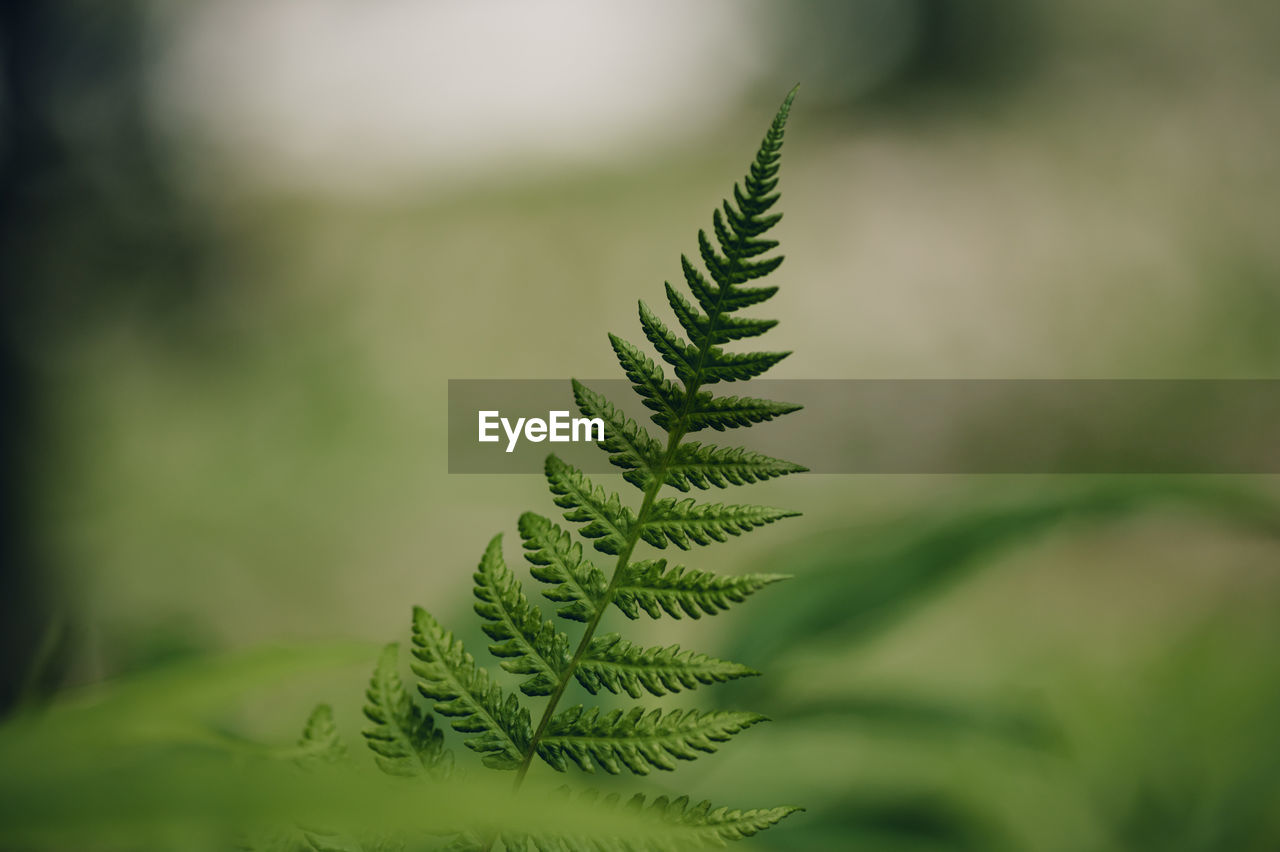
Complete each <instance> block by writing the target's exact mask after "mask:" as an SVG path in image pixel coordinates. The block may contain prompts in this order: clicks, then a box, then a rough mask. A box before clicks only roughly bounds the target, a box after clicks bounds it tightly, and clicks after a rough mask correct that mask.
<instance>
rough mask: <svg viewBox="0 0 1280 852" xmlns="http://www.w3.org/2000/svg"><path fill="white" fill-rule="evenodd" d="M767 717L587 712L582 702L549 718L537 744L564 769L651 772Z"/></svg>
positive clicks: (705, 750)
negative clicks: (571, 764) (574, 767)
mask: <svg viewBox="0 0 1280 852" xmlns="http://www.w3.org/2000/svg"><path fill="white" fill-rule="evenodd" d="M763 721H766V717H764V716H761V715H760V714H758V713H743V712H739V711H734V710H720V711H713V712H708V713H700V712H698V711H697V710H670V711H668V712H666V713H663V712H662V711H661V710H650V711H649V712H648V713H645V710H644V708H643V707H636V708H633V709H632V710H629V711H627V712H625V713H624V712H623V711H622V710H613V711H611V712H609V713H606V714H603V715H602V714H601V712H600V709H599V708H597V707H593V708H591V709H589V710H587V709H584V708H583V707H582V706H581V705H578V706H576V707H570V708H569V709H568V710H564V711H563V712H560V713H557V714H556V715H555V716H553V717H552V718H551V721H550V724H549V725H548V726H547V730H546V734H545V735H544V736H543V738H542V741H541V742H540V743H538V755H539V756H540V757H541V758H542V759H543V760H545V761H546V762H547V763H548V764H550V765H551V766H552V767H553V768H555V769H557V770H559V771H561V772H563V771H564V770H565V769H567V768H568V765H569V763H570V762H572V763H574V764H576V765H577V766H578V768H579V769H582V770H583V771H584V772H594V771H595V768H596V767H597V766H599V767H600V768H601V769H603V770H604V771H605V772H608V773H609V774H610V775H617V774H618V773H620V772H621V771H622V770H623V768H624V767H625V768H626V769H629V770H630V771H632V772H634V773H635V774H637V775H647V774H648V773H649V770H650V769H667V770H671V769H675V768H676V760H694V759H695V758H697V757H698V756H699V755H700V754H701V753H708V754H709V753H711V752H714V751H715V750H716V749H717V748H718V747H719V744H720V743H722V742H724V741H726V740H728V739H729V738H730V737H732V736H733V735H734V734H737V733H739V732H741V731H744V730H746V729H747V728H749V727H751V726H752V725H754V724H757V723H758V722H763Z"/></svg>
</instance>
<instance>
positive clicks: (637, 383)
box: [609, 334, 684, 431]
mask: <svg viewBox="0 0 1280 852" xmlns="http://www.w3.org/2000/svg"><path fill="white" fill-rule="evenodd" d="M609 343H610V344H611V345H612V346H613V352H614V354H615V355H617V356H618V363H619V364H620V365H622V371H623V372H624V373H626V374H627V378H628V379H629V380H630V381H631V386H632V387H633V388H635V389H636V393H637V394H639V395H640V399H641V400H642V401H643V402H644V405H645V408H648V409H650V410H652V411H653V412H655V413H654V414H653V415H652V417H651V418H650V419H652V420H653V422H654V423H657V424H658V425H659V426H661V427H662V428H663V429H666V430H668V431H670V429H671V427H672V426H674V425H675V424H677V423H678V422H679V421H680V417H681V412H682V411H683V410H684V392H683V391H681V389H680V388H678V387H677V386H676V385H675V384H674V383H673V382H672V381H671V380H670V379H668V378H667V377H666V376H665V375H663V373H662V368H661V367H659V366H658V365H657V364H655V363H654V362H653V361H651V360H650V359H649V358H648V357H646V356H645V354H644V353H643V352H641V351H640V349H639V348H638V347H637V346H636V345H635V344H633V343H630V342H628V341H626V340H623V339H622V338H621V337H619V336H618V335H616V334H610V335H609Z"/></svg>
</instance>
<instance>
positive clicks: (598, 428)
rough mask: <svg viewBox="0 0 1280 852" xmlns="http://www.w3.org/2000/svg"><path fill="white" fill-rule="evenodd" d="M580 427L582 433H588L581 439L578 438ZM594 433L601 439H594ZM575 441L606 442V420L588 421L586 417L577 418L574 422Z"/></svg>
mask: <svg viewBox="0 0 1280 852" xmlns="http://www.w3.org/2000/svg"><path fill="white" fill-rule="evenodd" d="M579 426H581V427H582V431H584V432H586V435H584V436H583V437H581V438H579V437H578V427H579ZM593 432H594V433H595V434H596V435H598V436H599V437H592V433H593ZM573 440H574V441H603V440H604V420H602V419H600V418H599V417H592V418H591V419H587V418H586V417H575V418H574V420H573Z"/></svg>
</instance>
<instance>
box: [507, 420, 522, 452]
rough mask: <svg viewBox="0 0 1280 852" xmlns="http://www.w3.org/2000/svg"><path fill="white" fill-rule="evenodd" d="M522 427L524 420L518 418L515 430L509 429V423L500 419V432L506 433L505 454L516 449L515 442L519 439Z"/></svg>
mask: <svg viewBox="0 0 1280 852" xmlns="http://www.w3.org/2000/svg"><path fill="white" fill-rule="evenodd" d="M523 425H524V418H523V417H520V418H518V419H517V420H516V428H514V429H512V428H511V421H510V420H508V419H507V418H505V417H504V418H502V430H503V431H504V432H506V433H507V452H509V453H510V452H513V451H514V450H515V448H516V441H517V440H519V439H520V427H521V426H523Z"/></svg>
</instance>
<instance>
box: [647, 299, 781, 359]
mask: <svg viewBox="0 0 1280 852" xmlns="http://www.w3.org/2000/svg"><path fill="white" fill-rule="evenodd" d="M663 286H665V287H666V289H667V304H669V305H670V306H671V312H672V313H673V314H675V315H676V319H677V320H678V321H679V323H680V325H681V326H682V327H683V328H684V330H685V333H686V334H688V335H689V339H690V340H692V341H693V342H694V345H696V346H698V347H699V348H701V347H705V346H711V345H714V344H717V343H729V342H731V341H734V340H741V339H742V338H744V337H756V336H757V335H761V334H764V333H765V332H766V331H768V330H769V329H771V328H773V327H774V326H775V325H777V324H778V321H777V320H772V319H752V318H751V317H728V316H722V317H720V318H719V319H718V321H717V322H716V323H714V324H713V323H712V322H711V320H710V318H709V317H707V316H705V315H704V314H701V313H699V312H698V309H697V308H695V307H694V306H693V305H691V304H689V300H688V299H686V298H685V297H684V296H682V295H681V294H680V292H679V291H678V290H676V288H674V287H672V286H671V285H670V284H664V285H663Z"/></svg>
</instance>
